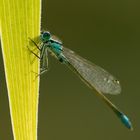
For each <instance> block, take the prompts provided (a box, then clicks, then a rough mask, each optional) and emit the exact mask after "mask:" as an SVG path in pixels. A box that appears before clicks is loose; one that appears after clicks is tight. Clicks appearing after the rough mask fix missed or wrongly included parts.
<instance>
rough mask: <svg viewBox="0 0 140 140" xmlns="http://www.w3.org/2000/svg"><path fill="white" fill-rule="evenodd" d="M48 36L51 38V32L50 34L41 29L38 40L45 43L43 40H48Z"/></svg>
mask: <svg viewBox="0 0 140 140" xmlns="http://www.w3.org/2000/svg"><path fill="white" fill-rule="evenodd" d="M50 38H51V34H50V33H49V32H48V31H43V32H41V35H40V40H41V41H42V42H44V43H45V42H47V41H49V40H50Z"/></svg>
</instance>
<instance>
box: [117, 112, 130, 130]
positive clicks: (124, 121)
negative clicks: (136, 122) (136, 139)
mask: <svg viewBox="0 0 140 140" xmlns="http://www.w3.org/2000/svg"><path fill="white" fill-rule="evenodd" d="M120 119H121V121H122V123H123V124H124V125H125V126H126V127H127V128H128V129H130V130H133V127H132V124H131V122H130V120H129V118H128V117H127V116H126V115H125V114H122V115H121V116H120Z"/></svg>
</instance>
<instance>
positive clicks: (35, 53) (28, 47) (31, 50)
mask: <svg viewBox="0 0 140 140" xmlns="http://www.w3.org/2000/svg"><path fill="white" fill-rule="evenodd" d="M27 48H28V50H29V51H30V52H31V53H32V54H34V55H35V56H36V57H37V58H39V59H41V58H40V57H39V56H38V55H37V54H36V53H34V52H33V51H32V50H30V49H29V47H28V46H27Z"/></svg>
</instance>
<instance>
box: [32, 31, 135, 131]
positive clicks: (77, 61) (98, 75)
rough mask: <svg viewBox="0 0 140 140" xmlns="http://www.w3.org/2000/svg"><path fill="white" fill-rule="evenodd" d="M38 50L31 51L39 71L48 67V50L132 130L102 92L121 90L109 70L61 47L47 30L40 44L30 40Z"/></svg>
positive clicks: (112, 92) (127, 120) (126, 118)
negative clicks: (36, 60)
mask: <svg viewBox="0 0 140 140" xmlns="http://www.w3.org/2000/svg"><path fill="white" fill-rule="evenodd" d="M31 41H32V42H33V43H34V44H35V46H36V47H37V49H38V50H39V51H40V56H38V55H37V54H35V53H34V52H33V51H31V50H30V51H31V52H32V53H33V54H34V55H35V56H36V57H38V58H39V59H40V60H41V72H40V73H43V72H45V71H47V69H48V52H50V53H51V54H52V55H53V56H54V57H55V58H57V59H58V60H59V61H60V62H61V63H62V64H65V65H66V66H68V67H69V68H70V69H71V70H72V71H73V72H74V73H75V74H76V75H78V76H79V78H80V79H81V80H82V81H83V82H84V83H85V84H86V85H87V86H88V87H90V88H91V89H95V90H96V91H97V92H96V94H97V95H98V96H99V97H100V98H101V99H102V100H103V101H104V102H105V103H106V104H107V105H108V106H109V107H110V108H111V109H112V110H113V112H114V113H115V114H116V115H117V117H118V118H119V119H120V120H121V122H122V123H123V124H124V125H125V126H126V127H127V128H128V129H130V130H133V127H132V124H131V122H130V120H129V118H128V117H127V116H126V115H125V114H124V113H123V112H122V111H120V110H119V109H118V108H117V107H116V106H115V105H114V104H113V103H112V102H111V101H110V100H109V99H108V98H107V97H106V96H105V95H104V94H112V95H116V94H119V93H120V92H121V86H120V83H119V81H118V80H117V79H116V78H115V77H114V76H113V75H111V74H110V73H109V72H107V71H106V70H104V69H103V68H101V67H100V66H97V65H95V64H94V63H92V62H90V61H88V60H86V59H84V58H82V57H81V56H79V55H78V54H76V53H75V52H73V51H72V50H70V49H68V48H65V47H63V44H62V42H61V41H58V40H57V39H54V38H53V36H52V35H51V34H50V33H49V32H48V31H43V32H41V35H40V41H41V43H40V45H39V46H38V45H37V44H36V43H35V42H34V41H33V40H31Z"/></svg>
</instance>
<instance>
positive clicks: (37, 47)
mask: <svg viewBox="0 0 140 140" xmlns="http://www.w3.org/2000/svg"><path fill="white" fill-rule="evenodd" d="M28 38H29V37H28ZM29 40H30V41H32V43H33V44H34V45H35V46H36V48H37V49H38V50H41V49H40V47H39V46H38V45H37V44H36V43H35V41H34V40H32V39H31V38H29Z"/></svg>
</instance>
